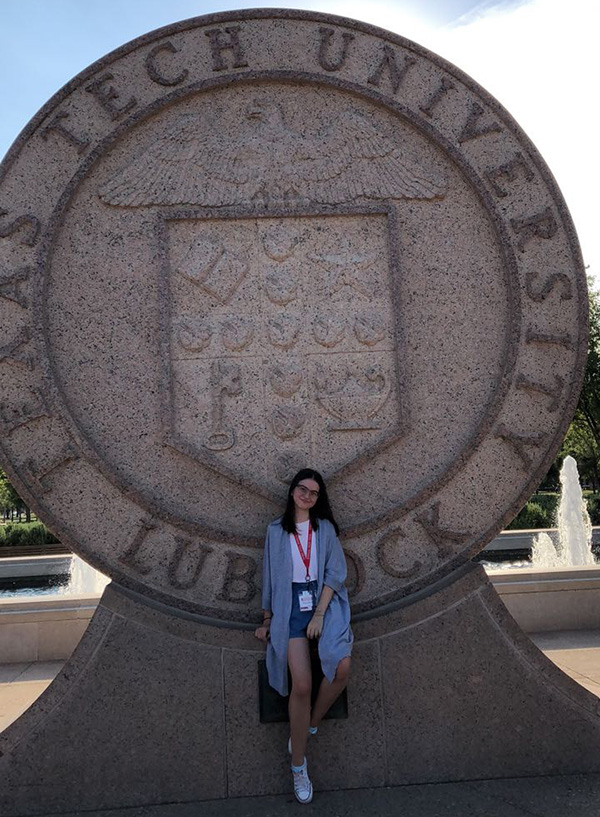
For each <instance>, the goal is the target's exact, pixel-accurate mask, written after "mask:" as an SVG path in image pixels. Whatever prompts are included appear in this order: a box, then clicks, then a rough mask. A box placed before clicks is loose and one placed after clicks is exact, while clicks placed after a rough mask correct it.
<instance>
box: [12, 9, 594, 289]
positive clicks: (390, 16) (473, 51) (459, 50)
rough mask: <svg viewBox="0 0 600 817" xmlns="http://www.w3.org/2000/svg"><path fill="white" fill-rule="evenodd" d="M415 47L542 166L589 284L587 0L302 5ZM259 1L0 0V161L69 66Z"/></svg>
mask: <svg viewBox="0 0 600 817" xmlns="http://www.w3.org/2000/svg"><path fill="white" fill-rule="evenodd" d="M279 5H281V6H283V7H287V8H304V9H313V10H315V11H322V12H327V13H331V14H340V15H343V16H346V17H354V18H355V19H357V20H362V21H364V22H367V23H371V24H374V25H378V26H381V27H382V28H385V29H388V30H389V31H393V32H395V33H397V34H400V35H402V36H403V37H407V38H408V39H411V40H414V41H415V42H417V43H419V44H420V45H422V46H425V47H426V48H429V49H431V50H432V51H434V52H435V53H437V54H439V55H440V56H442V57H444V58H445V59H447V60H449V61H450V62H452V63H454V64H455V65H457V66H458V67H459V68H461V69H462V70H463V71H465V72H466V73H467V74H469V75H470V76H471V77H473V79H475V80H476V81H477V82H478V83H479V84H480V85H482V86H483V87H484V88H485V89H486V90H487V91H489V92H490V93H492V94H493V95H494V96H495V97H496V98H497V99H498V100H499V101H500V102H501V103H502V105H503V106H504V107H505V108H506V109H507V110H508V111H509V112H510V113H511V114H512V115H513V117H514V118H515V119H516V120H517V122H518V123H519V124H520V125H521V127H522V128H523V130H524V131H525V132H526V133H527V134H528V136H529V137H530V138H531V139H532V140H533V142H534V144H535V145H536V147H537V148H538V150H539V151H540V153H541V154H542V156H543V157H544V159H545V160H546V162H547V164H548V166H549V167H550V170H551V171H552V173H553V174H554V176H555V178H556V180H557V181H558V184H559V186H560V188H561V190H562V193H563V196H564V198H565V200H566V202H567V205H568V207H569V209H570V211H571V216H572V218H573V220H574V222H575V227H576V229H577V232H578V235H579V240H580V243H581V247H582V251H583V258H584V263H585V264H586V266H588V273H590V274H592V275H593V276H594V287H595V288H596V289H599V288H600V230H599V229H598V227H597V225H596V212H595V211H596V206H595V190H596V189H597V188H598V183H599V181H600V179H599V175H600V174H599V171H598V162H597V159H596V153H597V151H598V142H599V141H600V140H599V139H598V127H597V125H595V124H594V122H595V121H596V119H597V113H596V110H595V108H596V99H597V96H598V94H597V84H596V80H597V78H598V57H597V53H598V46H597V37H598V31H600V3H598V2H596V0H569V2H568V3H565V2H564V0H369V2H365V0H308V2H292V0H290V1H289V2H285V3H283V4H279ZM261 6H266V7H271V8H272V7H276V6H278V4H277V3H275V2H273V0H271V2H260V0H250V2H243V0H231V2H223V1H222V0H0V103H1V110H2V115H1V117H0V158H1V157H3V156H4V154H5V152H6V151H7V150H8V148H9V147H10V145H11V144H12V142H13V140H14V139H15V138H16V137H17V135H18V134H19V132H20V131H21V129H22V128H23V127H24V126H25V125H26V124H27V122H28V121H29V119H30V118H31V117H32V116H33V115H34V114H35V113H36V111H37V110H38V109H39V108H40V107H41V106H42V105H43V104H44V103H45V102H46V101H47V100H48V99H49V98H50V97H51V96H52V94H54V93H55V92H56V91H57V90H58V89H59V88H61V87H62V86H63V85H64V84H65V83H66V82H68V81H69V80H70V79H71V78H72V77H73V76H75V75H76V74H77V73H79V71H81V70H83V69H84V68H85V67H87V66H88V65H89V64H90V63H92V62H94V61H95V60H97V59H99V58H100V57H102V56H103V55H104V54H106V53H107V52H109V51H112V50H113V49H114V48H117V47H118V46H120V45H122V44H123V43H125V42H128V41H129V40H131V39H133V38H135V37H137V36H139V35H141V34H144V33H146V32H147V31H152V30H153V29H155V28H159V27H160V26H164V25H168V24H169V23H173V22H176V21H178V20H183V19H186V18H189V17H195V16H198V15H201V14H209V13H211V12H216V11H227V10H230V9H235V8H257V7H261Z"/></svg>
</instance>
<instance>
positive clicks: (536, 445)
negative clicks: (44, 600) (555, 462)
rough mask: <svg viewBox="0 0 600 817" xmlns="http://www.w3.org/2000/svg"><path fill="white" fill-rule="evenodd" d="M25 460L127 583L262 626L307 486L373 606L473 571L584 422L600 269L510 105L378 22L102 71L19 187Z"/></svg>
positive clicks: (202, 30)
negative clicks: (296, 504) (325, 509)
mask: <svg viewBox="0 0 600 817" xmlns="http://www.w3.org/2000/svg"><path fill="white" fill-rule="evenodd" d="M0 213H1V215H0V253H1V261H2V277H1V279H0V308H1V310H2V321H1V326H2V336H1V337H0V378H1V390H2V404H1V412H0V422H1V424H2V453H3V461H4V463H5V465H6V468H7V470H8V473H9V474H10V477H11V479H13V480H14V482H15V484H16V486H17V487H18V489H19V490H20V491H21V492H22V494H23V496H24V497H25V498H26V499H27V501H28V502H29V503H30V504H31V506H32V507H33V508H35V510H36V512H37V513H38V514H39V516H40V518H41V519H43V520H44V521H45V522H46V523H47V524H48V525H49V526H50V527H51V528H52V529H53V531H54V532H55V533H56V534H57V535H58V536H60V537H61V539H62V540H63V541H64V542H65V543H66V544H68V545H69V546H70V547H72V548H73V550H75V551H76V552H78V553H80V554H81V555H82V556H83V557H84V558H85V559H87V560H88V561H89V562H91V563H92V564H93V565H95V566H96V567H97V568H99V569H100V570H102V571H103V572H105V573H107V574H108V575H109V576H111V577H112V578H113V579H115V580H116V581H117V582H119V583H120V584H122V585H124V586H126V587H129V588H130V589H133V590H135V591H138V592H140V593H142V594H145V595H146V596H149V597H151V598H154V599H156V600H159V601H162V602H164V603H167V604H169V605H171V606H176V607H180V608H183V609H186V610H189V611H191V612H195V613H201V614H203V615H205V616H209V617H212V618H214V619H221V620H222V621H223V622H224V623H230V624H231V625H235V624H236V623H239V622H243V621H251V620H252V619H253V618H255V616H256V609H257V608H258V606H259V604H260V598H259V592H258V589H259V584H260V581H259V576H260V569H259V565H260V556H261V549H260V548H261V543H262V536H263V534H264V530H265V526H266V524H267V523H268V522H269V521H270V520H271V519H273V518H274V517H276V516H277V515H278V514H279V512H280V510H281V507H282V503H283V500H284V497H285V494H286V482H287V481H288V480H289V478H290V477H291V475H292V474H293V473H294V472H295V471H296V470H297V469H298V468H299V467H302V466H306V465H310V466H312V467H315V468H317V469H318V470H319V471H321V472H322V473H323V474H324V476H325V478H326V480H327V482H328V485H329V487H330V491H331V499H332V503H333V507H334V509H335V513H336V516H337V517H338V519H339V522H340V525H341V528H342V533H343V544H344V547H345V549H346V553H347V556H348V567H349V586H350V591H351V595H352V598H353V602H354V608H355V611H356V612H361V611H362V612H365V613H366V612H367V611H368V614H369V615H375V614H376V613H377V611H378V609H380V608H381V606H382V605H384V604H386V605H388V604H389V603H390V602H397V601H398V600H400V599H403V598H405V597H407V596H409V595H410V594H412V593H414V592H415V591H416V590H419V589H423V588H424V587H426V586H428V585H431V584H432V583H433V582H435V581H437V580H439V579H440V578H441V577H443V576H444V575H447V574H449V573H450V572H452V571H453V570H455V569H456V568H457V567H458V566H459V565H461V564H462V563H464V562H465V561H466V560H468V559H469V558H471V557H472V556H473V555H475V554H476V553H477V552H478V551H480V550H481V549H482V548H483V547H484V546H485V545H486V543H487V542H488V541H489V540H490V539H491V538H492V537H493V536H494V535H495V534H497V533H498V532H499V531H500V530H501V529H502V527H503V526H504V525H505V524H506V523H507V522H508V521H509V520H510V519H511V517H512V516H513V515H514V514H515V512H516V511H517V510H518V509H519V507H520V506H521V505H522V503H523V502H524V501H525V499H526V498H527V497H528V496H529V494H530V492H531V491H532V490H533V489H534V488H535V486H536V484H537V482H538V481H539V480H540V479H541V477H542V476H543V474H544V473H545V471H546V469H547V468H548V467H549V465H550V463H551V461H552V459H553V457H554V455H555V453H556V450H557V448H558V446H559V444H560V442H561V439H562V436H563V434H564V432H565V430H566V427H567V424H568V421H569V419H570V417H571V415H572V413H573V411H574V407H575V404H576V399H577V394H578V391H579V387H580V383H581V378H582V371H583V365H584V358H585V348H586V315H587V312H586V290H585V276H584V273H583V267H582V263H581V259H580V255H579V250H578V246H577V241H576V238H575V234H574V230H573V227H572V224H571V221H570V219H569V216H568V213H567V211H566V208H565V205H564V202H563V200H562V198H561V196H560V193H559V191H558V190H557V188H556V185H555V183H554V181H553V179H552V177H551V175H550V173H549V172H548V170H547V168H546V166H545V165H544V163H543V161H542V160H541V158H540V156H539V155H538V153H537V152H536V150H535V148H534V147H533V146H532V145H531V143H530V142H529V141H528V139H527V138H526V137H525V136H524V134H523V133H522V132H521V131H520V130H519V128H518V127H517V125H516V124H515V123H514V122H513V120H512V119H511V118H510V116H509V115H508V114H507V113H506V111H504V110H503V109H502V108H501V107H500V105H499V104H498V103H497V102H496V101H495V100H494V99H493V98H492V97H490V96H489V94H487V93H486V92H485V91H483V90H482V89H481V88H480V87H479V86H477V85H476V84H475V83H474V82H473V81H472V80H471V79H470V78H469V77H467V76H465V75H464V74H462V73H461V72H460V71H458V70H457V69H456V68H454V67H453V66H451V65H449V64H447V63H446V62H444V61H443V60H441V59H440V58H439V57H437V56H435V55H433V54H431V53H429V52H428V51H426V50H425V49H423V48H421V47H419V46H417V45H415V44H414V43H411V42H409V41H407V40H404V39H402V38H400V37H398V36H395V35H392V34H389V33H387V32H385V31H382V30H380V29H375V28H372V27H370V26H367V25H363V24H361V23H357V22H354V21H351V20H345V19H342V18H338V17H330V16H324V15H319V14H313V13H309V12H301V11H284V10H275V11H274V10H262V11H260V10H259V11H240V12H228V13H226V14H219V15H214V16H211V17H200V18H197V19H193V20H186V21H185V22H182V23H179V24H177V25H173V26H169V27H167V28H164V29H160V30H158V31H155V32H152V33H150V34H148V35H146V36H144V37H141V38H139V39H137V40H135V41H134V42H132V43H130V44H128V45H126V46H124V47H122V48H120V49H118V50H117V51H115V52H113V53H112V54H109V55H108V56H107V57H105V58H103V59H102V60H100V61H99V62H97V63H95V64H94V65H92V66H91V67H90V68H88V69H87V70H85V71H84V72H83V73H82V74H80V75H79V76H77V77H76V78H75V79H74V80H73V81H72V82H71V83H69V85H67V86H66V87H65V88H64V89H63V90H62V91H60V92H59V93H58V94H57V95H56V96H55V97H54V98H53V99H51V100H50V102H49V103H48V104H47V105H46V106H45V107H44V108H43V109H42V110H41V111H40V113H39V114H38V115H37V116H36V117H35V118H34V119H33V120H32V122H31V123H30V124H29V125H28V126H27V128H26V129H25V131H24V132H23V133H22V135H21V136H20V137H19V139H18V140H17V142H16V143H15V145H14V147H13V148H12V149H11V151H10V153H9V155H8V156H7V158H6V160H5V162H4V164H3V166H2V177H1V182H0Z"/></svg>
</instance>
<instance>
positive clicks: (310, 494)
mask: <svg viewBox="0 0 600 817" xmlns="http://www.w3.org/2000/svg"><path fill="white" fill-rule="evenodd" d="M296 488H297V489H298V490H299V491H300V493H301V494H302V496H303V497H304V498H305V499H318V498H319V492H318V491H311V490H310V488H307V487H306V485H300V483H298V485H296Z"/></svg>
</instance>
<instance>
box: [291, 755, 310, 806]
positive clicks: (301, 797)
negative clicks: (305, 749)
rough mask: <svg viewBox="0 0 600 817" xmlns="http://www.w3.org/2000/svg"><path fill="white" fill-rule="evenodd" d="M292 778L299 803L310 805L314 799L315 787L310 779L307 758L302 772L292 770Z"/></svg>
mask: <svg viewBox="0 0 600 817" xmlns="http://www.w3.org/2000/svg"><path fill="white" fill-rule="evenodd" d="M292 777H293V778H294V794H295V795H296V800H297V801H298V802H299V803H310V801H311V800H312V799H313V787H312V783H311V782H310V778H309V777H308V766H307V764H306V758H304V763H303V764H302V768H301V769H300V771H298V772H296V771H294V769H293V768H292Z"/></svg>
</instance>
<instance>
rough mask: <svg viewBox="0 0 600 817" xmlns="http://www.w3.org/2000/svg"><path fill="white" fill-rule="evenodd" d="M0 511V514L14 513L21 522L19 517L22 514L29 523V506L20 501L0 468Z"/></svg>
mask: <svg viewBox="0 0 600 817" xmlns="http://www.w3.org/2000/svg"><path fill="white" fill-rule="evenodd" d="M0 510H1V511H2V513H5V512H10V513H11V514H12V512H13V511H16V512H17V514H18V516H19V522H20V521H21V515H22V514H23V513H24V514H25V518H26V519H27V521H28V522H30V521H31V511H30V509H29V506H28V505H26V504H25V502H24V501H23V500H22V499H21V497H20V496H19V494H18V493H17V491H16V489H15V487H14V486H13V484H12V483H11V481H10V480H9V478H8V477H7V476H6V474H5V473H4V471H3V470H2V469H1V468H0Z"/></svg>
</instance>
